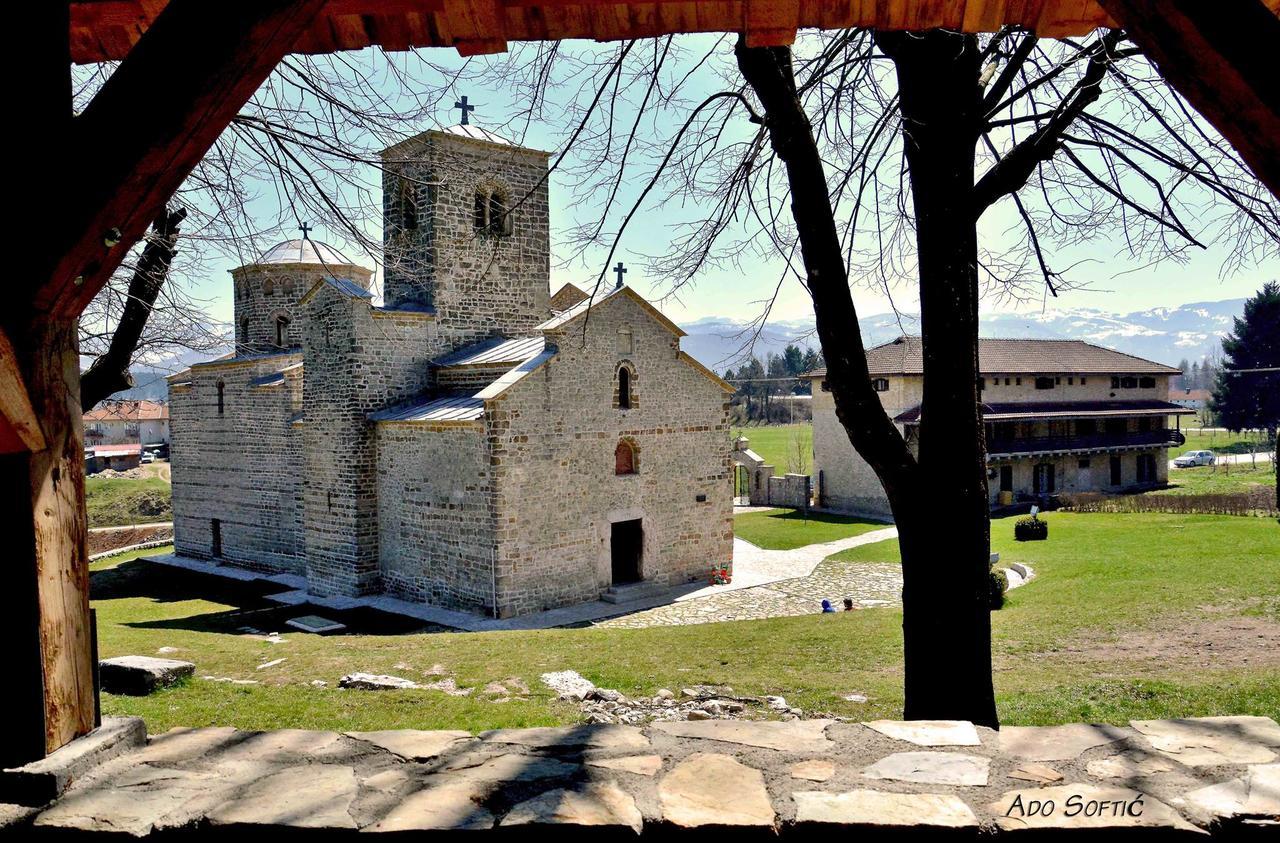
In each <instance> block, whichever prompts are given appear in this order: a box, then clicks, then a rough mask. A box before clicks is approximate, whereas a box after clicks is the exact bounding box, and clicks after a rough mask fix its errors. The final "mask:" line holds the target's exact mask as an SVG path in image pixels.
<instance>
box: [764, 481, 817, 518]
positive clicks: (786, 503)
mask: <svg viewBox="0 0 1280 843" xmlns="http://www.w3.org/2000/svg"><path fill="white" fill-rule="evenodd" d="M810 499H811V492H810V488H809V475H807V474H784V475H782V476H781V477H770V478H769V506H783V507H787V508H790V509H807V508H808V506H809V501H810Z"/></svg>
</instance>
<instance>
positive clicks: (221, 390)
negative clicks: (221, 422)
mask: <svg viewBox="0 0 1280 843" xmlns="http://www.w3.org/2000/svg"><path fill="white" fill-rule="evenodd" d="M226 392H227V385H226V383H224V382H223V381H218V415H222V412H223V411H224V410H225V409H226V408H227V402H226Z"/></svg>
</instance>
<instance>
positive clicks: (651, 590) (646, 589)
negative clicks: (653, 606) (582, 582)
mask: <svg viewBox="0 0 1280 843" xmlns="http://www.w3.org/2000/svg"><path fill="white" fill-rule="evenodd" d="M666 590H667V589H666V587H665V586H661V585H658V584H657V583H654V582H632V583H627V584H625V585H613V586H610V587H609V588H607V589H605V590H604V591H602V592H600V599H601V600H603V601H604V602H606V603H635V602H637V601H640V600H648V599H649V598H650V597H657V596H659V595H660V594H662V593H663V592H665V591H666Z"/></svg>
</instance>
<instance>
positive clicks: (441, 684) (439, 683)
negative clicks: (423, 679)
mask: <svg viewBox="0 0 1280 843" xmlns="http://www.w3.org/2000/svg"><path fill="white" fill-rule="evenodd" d="M418 687H420V688H426V689H427V690H431V691H440V692H442V693H444V694H447V695H448V696H451V697H469V696H471V692H472V691H474V690H475V688H459V687H458V683H457V682H456V681H455V680H454V678H453V677H452V676H446V677H444V678H443V679H437V680H436V681H434V682H427V683H425V684H423V685H419V686H418Z"/></svg>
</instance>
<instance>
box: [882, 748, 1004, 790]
mask: <svg viewBox="0 0 1280 843" xmlns="http://www.w3.org/2000/svg"><path fill="white" fill-rule="evenodd" d="M990 765H991V761H990V759H988V758H983V757H981V756H978V755H963V754H961V753H958V752H895V753H894V754H893V755H889V756H886V757H885V758H881V759H880V760H879V761H877V762H876V763H874V764H872V765H871V766H869V767H867V768H866V769H864V770H863V771H862V775H864V776H866V777H867V778H869V779H893V780H894V781H900V782H916V783H917V784H949V785H957V786H961V787H983V786H985V785H986V783H987V776H988V771H989V768H990Z"/></svg>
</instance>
